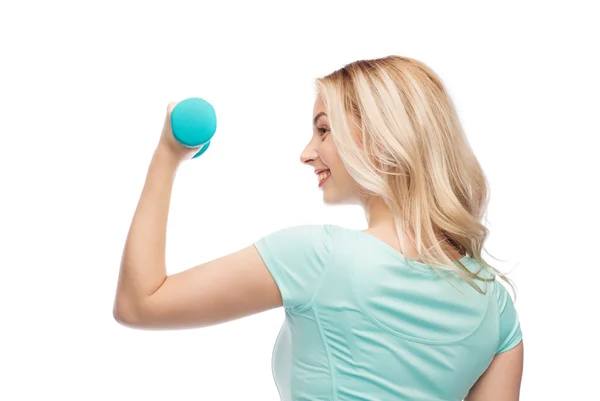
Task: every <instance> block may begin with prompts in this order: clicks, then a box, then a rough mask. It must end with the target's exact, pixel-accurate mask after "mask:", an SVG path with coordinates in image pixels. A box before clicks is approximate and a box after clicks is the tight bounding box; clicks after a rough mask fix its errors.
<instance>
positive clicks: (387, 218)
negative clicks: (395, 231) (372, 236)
mask: <svg viewBox="0 0 600 401" xmlns="http://www.w3.org/2000/svg"><path fill="white" fill-rule="evenodd" d="M363 208H364V210H365V217H366V218H367V224H368V226H369V229H375V228H384V227H387V228H390V227H391V228H393V227H394V214H393V213H392V211H391V210H390V208H389V207H388V206H387V205H386V204H385V203H384V202H383V200H382V199H381V198H369V199H368V200H367V201H366V202H365V204H364V205H363Z"/></svg>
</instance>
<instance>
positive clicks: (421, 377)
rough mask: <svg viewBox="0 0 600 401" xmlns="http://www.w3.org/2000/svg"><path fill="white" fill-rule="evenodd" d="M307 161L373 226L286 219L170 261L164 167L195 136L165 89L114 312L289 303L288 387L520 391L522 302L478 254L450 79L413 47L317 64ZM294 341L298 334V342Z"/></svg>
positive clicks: (477, 171)
mask: <svg viewBox="0 0 600 401" xmlns="http://www.w3.org/2000/svg"><path fill="white" fill-rule="evenodd" d="M316 84H317V98H316V101H315V104H314V114H313V118H314V129H313V135H312V138H311V140H310V142H309V143H308V145H307V146H306V148H305V149H304V151H303V153H302V156H301V160H302V163H304V164H306V165H307V166H310V167H311V168H312V169H313V170H314V173H315V174H316V175H317V177H318V180H319V186H320V188H321V190H322V191H323V198H324V201H325V202H326V203H328V204H348V203H354V204H360V205H362V206H363V208H364V210H365V215H366V218H367V222H368V228H367V229H366V230H364V231H361V230H353V229H348V228H343V227H340V226H334V225H318V226H299V227H292V228H286V229H282V230H280V231H277V232H275V233H272V234H270V235H268V236H266V237H264V238H261V239H259V240H258V241H256V242H255V243H254V244H252V245H250V246H248V247H246V248H245V249H242V250H240V251H238V252H236V253H233V254H231V255H227V256H224V257H222V258H220V259H217V260H214V261H211V262H208V263H204V264H201V265H199V266H196V267H194V268H191V269H189V270H186V271H183V272H180V273H177V274H173V275H171V276H168V277H167V275H166V268H165V263H164V260H165V232H166V223H167V215H168V208H169V201H170V196H171V190H172V184H173V178H174V176H175V173H176V171H177V167H178V166H179V164H180V163H181V162H182V161H183V160H185V159H187V158H189V157H191V156H192V155H193V154H195V153H196V152H197V151H198V150H197V149H194V150H189V149H186V148H184V147H182V146H180V145H179V144H178V143H177V142H176V141H175V140H174V139H173V136H172V132H171V127H170V122H169V116H170V111H171V110H172V108H173V106H174V104H170V105H169V107H168V110H167V117H166V119H165V124H164V127H163V131H162V135H161V139H160V141H159V144H158V146H157V148H156V151H155V153H154V155H153V158H152V162H151V164H150V167H149V170H148V175H147V177H146V183H145V186H144V189H143V192H142V195H141V198H140V201H139V204H138V207H137V210H136V212H135V215H134V218H133V222H132V225H131V228H130V232H129V235H128V238H127V242H126V244H125V250H124V255H123V260H122V264H121V272H120V276H119V282H118V288H117V294H116V300H115V309H114V315H115V318H116V319H117V321H119V322H120V323H121V324H124V325H127V326H130V327H138V328H147V329H151V328H162V329H165V328H173V329H175V328H184V327H185V328H190V327H201V326H207V325H213V324H217V323H221V322H225V321H228V320H231V319H236V318H240V317H243V316H247V315H250V314H253V313H258V312H261V311H266V310H269V309H272V308H276V307H279V306H283V307H284V308H285V311H286V319H285V322H284V325H283V327H282V328H281V332H280V334H279V337H278V339H277V343H276V346H275V350H274V355H273V372H274V376H275V380H276V383H277V386H278V389H279V392H280V395H281V399H282V400H299V399H303V400H304V399H311V400H316V399H319V400H444V401H448V400H461V399H463V398H465V397H466V399H468V400H470V401H479V400H492V399H493V400H517V399H518V398H519V389H520V383H521V374H522V366H523V345H522V341H521V330H520V325H519V319H518V315H517V312H516V311H515V309H514V305H513V302H512V299H511V297H510V295H509V294H508V292H507V290H506V289H505V287H504V286H503V285H501V284H500V283H499V282H498V281H496V280H495V279H496V277H499V278H502V279H505V277H504V276H503V275H501V274H500V273H499V272H498V271H496V270H495V269H493V268H492V267H491V266H490V265H488V264H487V263H486V262H485V261H484V260H483V259H482V255H481V253H482V247H483V244H484V241H485V239H486V237H487V234H488V231H487V229H486V228H485V227H484V226H483V225H482V224H481V222H480V220H481V219H482V217H483V214H484V212H485V208H486V205H487V195H488V188H487V182H486V179H485V177H484V174H483V173H482V170H481V168H480V165H479V163H478V161H477V159H476V157H475V156H474V154H473V152H472V150H471V148H470V146H469V144H468V142H467V139H466V137H465V135H464V133H463V131H462V128H461V126H460V123H459V120H458V118H457V116H456V113H455V110H454V107H453V105H452V102H451V100H450V99H449V96H448V94H447V93H446V91H445V89H444V87H443V85H442V83H441V82H440V80H439V79H438V77H437V76H436V75H435V74H434V73H433V72H432V71H431V70H430V69H429V68H428V67H427V66H425V65H424V64H423V63H421V62H419V61H416V60H413V59H409V58H404V57H397V56H392V57H385V58H381V59H376V60H361V61H357V62H354V63H352V64H349V65H347V66H345V67H344V68H342V69H340V70H338V71H335V72H333V73H332V74H330V75H328V76H326V77H324V78H321V79H318V80H317V81H316ZM292 345H293V346H292Z"/></svg>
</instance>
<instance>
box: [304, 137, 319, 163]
mask: <svg viewBox="0 0 600 401" xmlns="http://www.w3.org/2000/svg"><path fill="white" fill-rule="evenodd" d="M317 157H318V154H317V150H316V149H315V147H314V146H313V144H312V141H311V142H309V143H308V145H306V147H305V148H304V150H303V151H302V153H301V154H300V162H301V163H302V164H311V163H313V162H314V161H315V159H316V158H317Z"/></svg>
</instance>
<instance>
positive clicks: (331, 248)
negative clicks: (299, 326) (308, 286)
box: [292, 225, 335, 312]
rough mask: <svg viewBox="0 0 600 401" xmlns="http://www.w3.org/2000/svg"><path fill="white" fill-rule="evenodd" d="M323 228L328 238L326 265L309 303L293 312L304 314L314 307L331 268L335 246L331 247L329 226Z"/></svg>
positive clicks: (294, 309)
mask: <svg viewBox="0 0 600 401" xmlns="http://www.w3.org/2000/svg"><path fill="white" fill-rule="evenodd" d="M323 227H324V228H325V230H326V231H327V235H328V237H329V240H328V242H329V244H328V247H329V258H328V261H327V263H325V265H324V268H323V271H322V272H321V277H320V278H319V282H318V283H317V286H316V288H315V291H314V293H313V295H312V296H311V298H310V301H308V303H307V304H306V305H301V306H298V307H297V308H292V311H293V312H304V311H307V310H309V309H311V308H313V307H314V304H315V300H316V299H317V297H318V296H319V293H320V292H321V288H322V287H323V283H324V282H325V277H327V273H328V272H329V269H330V267H331V262H332V260H333V254H334V252H335V246H334V245H333V238H332V235H331V230H330V226H329V225H324V226H323Z"/></svg>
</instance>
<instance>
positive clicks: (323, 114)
mask: <svg viewBox="0 0 600 401" xmlns="http://www.w3.org/2000/svg"><path fill="white" fill-rule="evenodd" d="M321 116H325V117H327V114H325V112H323V111H322V112H320V113H319V114H317V115H316V116H315V119H314V120H313V125H317V121H318V120H319V117H321Z"/></svg>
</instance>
